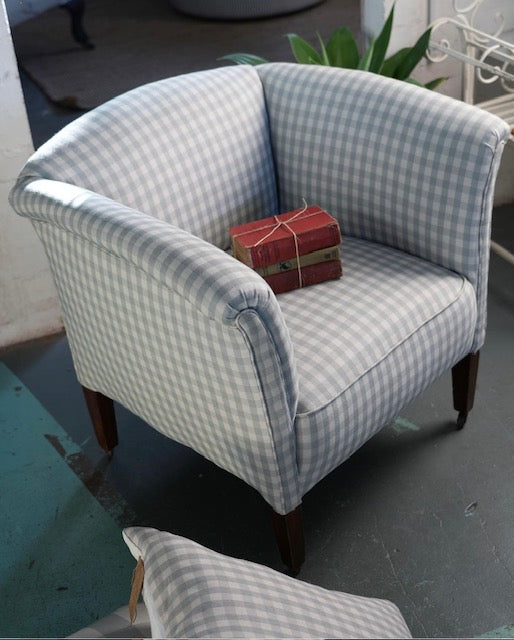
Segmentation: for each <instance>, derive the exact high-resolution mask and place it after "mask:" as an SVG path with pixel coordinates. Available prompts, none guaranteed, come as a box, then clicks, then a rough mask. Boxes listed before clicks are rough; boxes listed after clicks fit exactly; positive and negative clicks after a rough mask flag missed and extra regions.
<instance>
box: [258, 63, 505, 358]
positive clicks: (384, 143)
mask: <svg viewBox="0 0 514 640" xmlns="http://www.w3.org/2000/svg"><path fill="white" fill-rule="evenodd" d="M257 69H258V73H259V75H260V77H261V79H262V81H263V84H264V89H265V95H266V104H267V108H268V113H269V118H270V127H271V134H272V143H273V150H274V158H275V163H276V167H277V173H278V176H279V178H278V182H279V200H280V208H281V210H284V211H287V210H288V209H292V208H294V207H295V206H297V202H298V201H299V200H300V199H301V198H302V197H305V198H306V199H307V200H308V201H309V202H311V203H312V202H314V203H317V204H320V205H321V206H323V207H325V208H326V209H327V210H328V211H330V213H332V215H334V216H336V217H337V218H338V219H339V221H340V224H341V228H342V231H343V233H345V234H348V235H352V236H357V237H361V238H364V239H367V240H373V241H376V242H380V243H383V244H386V245H390V246H393V247H396V248H399V249H402V250H404V251H406V252H408V253H412V254H414V255H418V256H419V257H421V258H425V259H427V260H430V261H432V262H435V263H436V264H440V265H441V266H444V267H447V268H448V269H451V270H453V271H456V272H458V273H461V274H462V275H464V276H465V277H466V278H467V279H468V280H469V281H470V282H471V284H472V285H473V287H474V288H475V290H476V295H477V300H478V320H477V326H476V331H475V337H474V341H473V344H472V347H471V348H472V349H473V350H475V349H478V348H480V346H481V345H482V343H483V340H484V334H485V325H486V288H487V272H488V263H489V233H490V219H491V207H492V197H493V188H494V179H495V176H496V172H497V169H498V166H499V162H500V156H501V149H502V147H503V144H504V142H505V141H506V140H507V138H508V134H509V129H508V126H507V125H506V123H505V122H503V121H502V120H500V119H499V118H497V117H496V116H493V115H491V114H488V113H486V112H484V111H483V110H480V109H478V108H475V107H472V106H470V105H465V104H463V103H462V102H458V101H457V100H452V99H451V98H448V97H446V96H442V95H439V94H436V93H433V92H430V91H427V90H426V89H420V88H419V87H415V86H413V85H410V84H408V83H405V82H400V81H392V80H391V79H389V78H384V77H381V76H378V75H376V74H369V73H367V72H361V71H350V70H345V69H334V68H329V67H317V66H314V65H298V64H285V63H284V64H271V65H263V66H259V67H257Z"/></svg>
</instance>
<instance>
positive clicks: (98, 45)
mask: <svg viewBox="0 0 514 640" xmlns="http://www.w3.org/2000/svg"><path fill="white" fill-rule="evenodd" d="M359 16H360V14H359V0H346V1H345V2H340V0H326V1H325V2H323V3H322V4H320V5H317V6H315V7H311V8H310V9H306V10H304V11H299V12H297V13H293V14H289V15H285V16H277V17H273V18H268V19H263V20H258V21H255V20H247V21H236V22H231V21H225V22H218V21H211V20H199V19H194V18H190V17H187V16H184V15H182V14H180V13H178V12H177V11H174V10H173V9H172V8H171V6H170V4H169V1H168V0H153V1H152V2H148V1H147V0H88V2H87V3H86V12H85V15H84V27H85V29H86V31H87V33H88V35H89V37H90V39H91V42H92V43H93V44H94V46H95V48H94V50H91V51H90V50H86V49H83V48H81V46H80V45H78V44H77V43H75V42H74V41H73V40H72V38H71V35H70V31H69V27H68V16H67V15H66V14H65V12H64V11H62V10H61V9H59V8H58V7H56V8H55V9H50V10H49V11H46V12H45V13H42V14H41V15H39V16H36V17H35V18H31V19H30V20H27V21H26V22H24V23H22V24H20V25H18V26H16V27H13V29H12V34H13V40H14V44H15V48H16V55H17V57H18V61H19V62H20V64H21V66H22V67H23V69H24V70H25V71H26V72H27V73H28V74H29V75H30V76H31V77H32V79H33V80H34V81H35V82H37V84H38V85H39V86H40V87H41V88H42V89H43V91H44V92H45V93H46V95H47V96H48V97H49V98H50V100H52V101H53V102H55V103H57V104H61V105H64V106H68V107H73V108H78V109H90V108H92V107H95V106H98V105H99V104H102V103H103V102H105V101H106V100H108V99H109V98H112V97H114V96H116V95H118V94H120V93H122V92H124V91H127V90H129V89H132V88H134V87H137V86H139V85H141V84H144V83H146V82H151V81H153V80H160V79H161V78H167V77H169V76H175V75H178V74H181V73H187V72H191V71H198V70H200V69H210V68H213V67H219V66H221V65H226V64H231V63H227V62H220V61H219V58H220V57H221V56H223V55H225V54H228V53H239V52H248V53H255V54H258V55H261V56H264V57H265V58H266V59H268V60H283V61H290V62H292V61H293V57H292V54H291V50H290V48H289V44H288V40H287V38H286V37H285V34H287V33H291V32H295V33H298V34H300V35H302V36H303V37H306V38H309V39H310V40H311V41H312V42H313V43H316V36H315V33H314V32H315V31H316V30H318V31H319V32H320V33H321V35H322V36H323V37H328V36H329V35H330V34H331V33H332V31H333V30H334V29H335V28H336V27H339V26H346V27H349V28H350V29H352V31H354V33H355V34H356V35H357V33H358V28H359V20H360V17H359ZM256 25H257V27H258V28H259V32H260V33H259V38H258V39H256V37H255V30H256ZM256 40H257V41H256Z"/></svg>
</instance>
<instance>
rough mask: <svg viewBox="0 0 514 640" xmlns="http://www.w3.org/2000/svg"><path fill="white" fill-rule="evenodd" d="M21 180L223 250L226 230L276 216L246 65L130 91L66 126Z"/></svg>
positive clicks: (262, 129)
mask: <svg viewBox="0 0 514 640" xmlns="http://www.w3.org/2000/svg"><path fill="white" fill-rule="evenodd" d="M23 175H26V176H38V177H42V178H50V179H52V180H61V181H62V182H67V183H70V184H75V185H80V186H81V187H84V188H86V189H90V190H91V191H94V192H96V193H99V194H102V195H105V196H108V197H109V198H112V199H113V200H115V201H117V202H121V203H122V204H125V205H127V206H129V207H132V208H134V209H136V210H138V211H141V212H144V213H147V214H149V215H151V216H154V217H156V218H158V219H160V220H164V221H166V222H171V223H173V224H177V225H178V226H179V227H181V228H183V229H187V230H188V231H190V232H191V233H193V234H195V235H198V236H200V237H201V238H204V239H205V240H207V241H208V242H211V243H212V244H215V245H216V246H220V247H223V248H226V247H228V246H229V244H230V239H229V235H228V228H229V227H230V226H233V225H236V224H241V223H243V222H246V221H248V220H252V219H255V218H256V217H257V218H258V217H264V216H266V215H273V214H275V213H277V200H276V186H275V175H274V167H273V158H272V155H271V147H270V142H269V132H268V127H267V116H266V106H265V103H264V97H263V90H262V85H261V82H260V80H259V77H258V76H257V73H256V71H255V70H254V69H253V68H250V67H244V68H241V69H238V68H236V67H227V68H223V69H215V70H213V71H209V72H199V73H193V74H189V75H185V76H179V77H176V78H171V79H167V80H161V81H159V82H154V83H150V84H148V85H145V86H143V87H140V88H138V89H135V90H133V91H129V92H127V93H126V94H124V95H122V96H119V97H118V98H116V99H115V101H111V102H108V103H106V104H105V105H103V106H101V107H99V108H98V109H94V110H93V111H91V112H89V113H87V114H85V115H84V116H83V117H82V118H80V119H79V120H77V121H74V122H72V123H71V124H70V125H68V126H67V127H66V128H65V129H64V130H63V131H61V132H60V134H59V135H58V136H57V137H54V138H53V139H52V140H51V141H49V142H48V143H46V144H45V145H43V146H42V147H41V148H40V149H39V150H38V151H37V152H36V153H35V155H34V156H33V157H32V159H31V160H29V162H28V163H27V165H26V167H25V168H24V170H23Z"/></svg>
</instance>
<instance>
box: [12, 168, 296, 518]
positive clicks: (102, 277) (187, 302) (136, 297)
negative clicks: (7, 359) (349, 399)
mask: <svg viewBox="0 0 514 640" xmlns="http://www.w3.org/2000/svg"><path fill="white" fill-rule="evenodd" d="M11 203H12V205H13V208H14V209H15V210H16V211H17V212H18V213H19V214H21V215H25V216H27V217H30V218H31V220H32V222H33V223H34V226H35V228H36V230H37V231H38V234H39V235H40V237H42V239H43V241H44V244H45V247H46V248H47V252H48V254H49V257H50V261H51V264H53V268H54V273H55V275H56V279H57V285H58V289H59V290H60V291H61V303H62V304H63V315H64V318H65V323H66V327H67V330H68V337H69V340H70V346H71V347H72V351H73V353H74V363H75V367H76V369H77V375H78V377H79V380H80V381H81V383H82V384H84V385H85V386H88V387H89V388H92V389H95V390H98V391H101V392H102V393H104V394H105V395H107V396H109V397H112V398H114V399H115V400H117V401H119V402H121V403H122V404H123V405H124V406H126V407H127V408H129V409H130V410H131V411H133V412H134V413H136V414H137V415H139V416H141V417H142V418H143V419H145V420H146V421H147V422H148V423H149V424H151V425H153V426H154V427H155V428H157V429H158V430H160V431H162V432H163V433H165V434H166V435H168V436H169V437H171V438H173V439H175V440H178V441H179V442H183V443H184V444H187V445H189V446H191V447H192V448H194V449H195V450H197V451H198V452H199V453H202V454H203V455H204V456H205V457H207V458H209V459H211V460H212V461H213V462H215V463H216V464H218V465H219V466H221V467H223V468H225V469H227V470H229V471H231V472H232V473H234V474H235V475H238V476H239V477H241V478H242V479H243V480H245V481H246V482H247V483H248V484H250V485H252V486H254V487H255V488H256V489H257V490H258V491H259V492H260V493H261V494H262V495H263V497H264V498H265V499H266V500H267V501H268V502H269V503H270V504H271V505H272V506H273V508H274V509H275V510H276V511H278V512H282V513H286V512H288V511H290V510H291V509H293V508H295V507H296V506H297V505H298V504H299V502H300V500H301V495H300V493H299V488H298V482H297V478H296V476H297V471H296V453H295V451H296V450H295V447H296V440H295V437H294V429H293V421H294V415H295V412H296V403H297V396H298V382H297V373H296V368H295V364H294V358H293V349H292V344H291V340H290V337H289V332H288V329H287V327H286V325H285V322H284V319H283V316H282V312H281V310H280V307H279V305H278V302H277V300H276V298H275V296H274V294H273V292H272V291H271V289H270V288H269V286H268V285H267V283H266V282H265V281H264V280H263V279H262V278H261V277H260V276H258V275H257V274H256V273H255V272H253V271H252V270H251V269H249V268H248V267H246V266H245V265H243V264H242V263H240V262H238V261H237V260H235V259H234V258H232V257H231V256H230V255H228V254H227V253H225V252H224V251H222V250H220V249H218V248H216V247H215V246H213V245H211V244H209V243H207V242H205V241H203V240H201V239H200V238H197V237H195V236H193V235H191V234H190V233H189V232H187V231H184V230H182V229H179V228H178V227H176V226H174V225H171V224H168V223H165V222H162V221H160V220H157V219H155V218H152V217H151V216H148V215H146V214H143V213H140V212H139V211H136V210H134V209H131V208H129V207H126V206H124V205H121V204H119V203H116V202H114V201H112V200H110V199H109V198H106V197H104V196H101V195H98V194H95V193H93V192H91V191H87V190H85V189H82V188H80V187H76V186H73V185H69V184H65V183H61V182H57V181H52V180H43V179H30V178H29V179H25V180H22V181H20V182H19V183H18V184H17V185H16V186H15V187H14V189H13V191H12V193H11ZM49 247H50V250H49V249H48V248H49ZM75 259H76V266H75V264H74V261H75ZM56 263H57V264H58V267H59V268H55V264H56ZM59 279H61V280H63V279H64V280H63V281H62V284H61V285H60V284H59ZM70 290H73V291H72V293H69V292H70ZM221 384H222V387H220V385H221ZM197 386H198V387H200V389H197V388H196V387H197ZM221 388H223V389H224V392H223V394H222V395H220V393H219V390H220V389H221ZM251 407H253V408H252V410H251V411H250V408H251ZM242 434H247V435H246V436H245V437H243V436H242ZM284 474H286V475H287V478H286V477H285V475H284ZM295 478H296V479H295Z"/></svg>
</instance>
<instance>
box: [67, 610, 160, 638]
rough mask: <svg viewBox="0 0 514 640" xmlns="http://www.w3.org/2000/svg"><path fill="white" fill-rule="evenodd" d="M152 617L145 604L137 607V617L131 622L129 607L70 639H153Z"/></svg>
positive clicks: (96, 622)
mask: <svg viewBox="0 0 514 640" xmlns="http://www.w3.org/2000/svg"><path fill="white" fill-rule="evenodd" d="M151 637H152V631H151V628H150V617H149V616H148V612H147V610H146V607H145V605H144V604H143V603H141V604H139V605H138V607H137V617H136V619H135V620H134V623H131V622H130V614H129V610H128V606H124V607H120V608H119V609H117V610H116V611H114V612H113V613H111V614H109V615H108V616H105V618H100V620H96V621H95V622H92V623H91V624H90V625H88V626H87V627H84V628H83V629H80V631H76V632H75V633H72V634H71V636H68V638H151Z"/></svg>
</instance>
